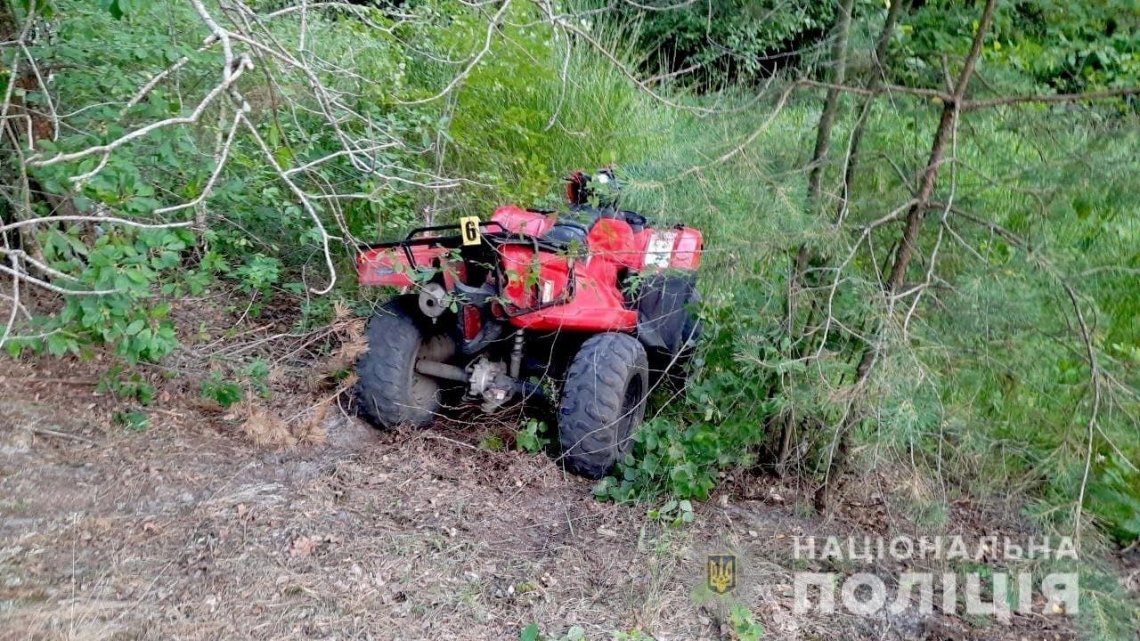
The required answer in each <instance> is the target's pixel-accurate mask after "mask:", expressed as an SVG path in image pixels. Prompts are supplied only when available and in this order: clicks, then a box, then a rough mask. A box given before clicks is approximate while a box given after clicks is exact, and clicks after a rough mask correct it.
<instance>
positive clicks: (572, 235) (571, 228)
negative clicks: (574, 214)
mask: <svg viewBox="0 0 1140 641" xmlns="http://www.w3.org/2000/svg"><path fill="white" fill-rule="evenodd" d="M588 233H589V230H588V229H586V226H585V225H583V224H582V223H578V222H574V221H558V222H556V223H554V227H551V228H550V231H548V232H546V233H545V234H543V235H542V240H545V241H548V242H551V243H557V244H560V245H567V246H569V245H571V244H573V243H575V242H577V243H578V244H580V245H585V244H586V235H587V234H588Z"/></svg>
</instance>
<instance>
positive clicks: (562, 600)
mask: <svg viewBox="0 0 1140 641" xmlns="http://www.w3.org/2000/svg"><path fill="white" fill-rule="evenodd" d="M2 363H3V367H4V369H3V370H0V373H2V376H0V640H5V641H6V640H8V639H13V640H14V639H109V640H114V641H127V640H132V639H245V638H251V639H330V640H331V639H338V640H339V639H377V640H381V639H382V640H396V639H409V640H410V639H465V640H466V639H471V640H480V639H518V638H519V633H520V630H521V629H523V628H524V627H525V626H527V625H528V624H530V623H536V624H538V626H539V627H540V628H541V629H542V630H543V632H544V634H545V635H548V637H549V638H558V637H559V635H562V634H565V632H566V631H567V630H568V629H569V628H570V626H574V625H577V626H581V627H582V628H584V630H585V632H586V638H588V639H611V638H614V635H615V633H631V632H634V631H640V632H641V633H643V634H645V635H647V637H651V638H654V639H657V640H659V641H666V640H681V639H684V640H690V639H733V638H738V637H737V636H736V632H735V631H734V630H733V628H732V626H731V625H729V624H728V623H727V622H726V621H725V617H724V609H723V606H722V604H720V603H719V602H704V601H702V599H701V598H700V596H699V595H700V594H701V593H702V586H703V585H704V584H705V581H706V577H705V561H706V555H707V554H710V553H717V552H723V551H732V552H735V553H737V554H739V555H740V557H741V568H740V580H739V585H738V587H737V590H736V591H735V592H734V593H733V598H735V599H736V600H737V601H739V602H740V603H742V604H744V605H746V606H747V607H748V608H750V609H751V610H752V612H753V613H754V614H755V617H756V619H757V620H758V621H759V622H761V623H762V624H764V625H765V627H766V628H767V631H766V634H765V637H764V638H773V639H862V638H887V639H892V638H894V639H903V638H915V639H919V638H925V639H963V638H976V639H1003V638H1008V639H1020V638H1034V639H1069V638H1072V637H1073V631H1072V629H1071V626H1070V624H1069V621H1068V620H1067V619H1064V618H1054V619H1045V618H1034V619H1031V620H1030V619H1021V618H1020V617H1016V618H1015V621H1014V624H1013V625H1012V626H998V625H996V624H986V623H984V622H983V623H978V622H967V621H965V620H962V619H959V618H955V617H948V616H942V615H934V616H923V615H906V614H904V615H900V616H879V617H873V618H866V619H861V618H858V617H853V616H849V615H833V616H822V615H819V616H814V615H812V616H802V615H800V616H797V615H794V614H793V612H792V589H791V581H792V579H791V577H792V572H793V571H795V570H797V569H803V567H804V566H803V564H802V563H797V561H796V560H795V559H794V558H793V544H792V541H793V537H795V536H797V535H812V536H817V537H820V536H826V535H828V534H837V535H843V536H846V535H862V534H868V535H874V534H877V533H886V532H888V531H889V532H890V533H892V534H914V533H917V531H918V530H917V526H913V525H908V521H906V519H905V517H903V516H901V515H897V514H893V513H891V511H890V509H889V508H888V507H887V504H886V503H885V502H884V501H883V500H882V494H881V493H880V492H879V489H877V488H879V487H880V485H881V483H886V481H885V480H883V479H879V480H878V481H876V482H867V483H856V484H851V485H853V487H854V488H855V490H856V491H857V492H858V494H856V495H853V496H852V497H850V498H849V500H847V501H846V502H845V503H844V505H843V506H841V508H840V510H839V511H838V512H837V514H836V515H833V516H831V517H829V518H826V519H825V518H823V517H820V516H818V515H816V514H814V513H813V512H812V511H811V510H810V508H809V507H808V506H809V505H810V501H809V500H808V498H809V497H810V493H809V492H806V491H804V492H801V491H800V490H799V489H797V488H796V487H794V486H792V485H789V484H787V483H784V482H781V481H779V480H776V479H772V478H768V477H762V476H751V475H745V476H739V477H737V478H726V479H725V482H724V484H723V487H722V489H721V490H720V492H719V493H718V494H717V495H715V496H714V497H712V499H711V500H709V501H707V502H705V503H699V504H696V506H695V511H696V519H695V522H694V523H693V524H691V525H683V526H674V525H672V524H671V523H662V522H659V521H657V520H654V519H651V518H649V517H648V516H647V509H648V508H649V507H651V506H648V505H645V504H640V505H615V504H612V503H603V502H599V501H597V500H595V499H594V498H593V497H592V494H591V487H592V484H591V483H590V482H588V481H584V480H582V479H579V478H576V477H573V476H568V475H566V474H565V473H563V472H562V471H561V470H560V469H559V468H558V467H557V465H555V464H554V463H552V462H551V461H550V459H549V458H547V457H546V456H543V455H542V454H527V453H521V452H516V451H510V450H494V449H488V448H487V447H486V445H487V443H488V442H490V441H492V440H494V439H488V437H489V436H500V435H501V434H502V433H503V430H504V429H505V428H504V427H503V425H502V424H501V423H494V422H492V423H489V424H484V425H481V426H475V427H471V426H466V425H462V424H453V425H452V424H448V425H439V426H437V427H436V428H434V429H430V430H424V431H400V430H398V431H394V432H380V431H377V430H374V429H372V428H371V427H369V426H367V425H365V424H363V423H361V422H360V421H358V420H357V419H355V418H354V417H351V416H350V415H348V414H347V413H345V412H344V411H342V409H341V408H340V407H339V405H337V404H335V403H333V404H327V403H326V405H325V406H324V410H322V411H312V407H313V405H315V404H317V403H319V402H320V397H319V396H317V395H314V394H312V393H307V392H304V393H303V392H293V393H290V392H287V391H286V392H278V393H277V395H275V396H274V400H273V401H272V402H271V403H269V405H273V406H274V409H275V413H274V414H272V416H278V417H280V421H281V422H284V421H286V420H287V419H288V418H289V417H297V416H302V415H303V418H305V420H300V421H294V423H304V422H305V421H306V420H307V421H309V422H310V423H313V425H310V426H309V427H308V428H306V430H307V435H306V434H301V435H298V434H297V431H296V429H293V428H290V429H293V431H292V432H291V434H292V437H291V438H286V439H284V440H282V441H280V442H277V443H276V444H274V443H275V442H274V441H273V439H272V438H270V439H268V440H261V441H260V442H262V443H265V445H262V446H260V447H259V446H257V445H255V444H254V443H253V442H252V441H251V438H252V439H253V440H258V439H257V434H256V433H251V430H252V431H253V432H256V430H257V429H258V428H257V426H256V425H255V426H252V427H251V426H250V424H249V422H248V421H249V417H250V416H251V415H252V414H256V410H255V409H254V408H250V407H246V408H241V407H240V406H239V407H235V408H233V411H220V410H219V409H218V408H216V407H209V406H207V405H204V404H202V403H201V402H200V401H198V400H197V397H196V395H195V394H193V393H188V392H192V391H193V390H194V386H193V385H191V384H189V383H185V382H180V381H179V379H172V380H171V381H170V382H168V383H167V384H165V386H164V387H162V388H161V393H160V395H159V401H158V402H157V403H156V404H155V405H154V406H153V407H152V408H146V409H144V410H143V411H144V412H145V413H146V414H147V415H148V416H149V418H150V425H149V427H148V428H147V429H145V431H132V430H130V429H128V428H126V427H123V426H122V425H120V424H118V423H116V421H115V420H114V418H113V413H114V411H116V410H117V409H119V408H120V407H121V406H122V403H120V402H118V401H116V400H115V398H114V397H113V396H111V395H109V394H106V393H99V392H97V391H96V383H97V382H98V377H99V374H98V372H99V371H100V370H101V369H102V367H103V364H102V363H101V362H99V361H96V362H93V363H79V362H76V361H75V360H74V359H63V360H55V359H39V360H36V361H34V362H28V361H25V362H16V361H3V362H2ZM277 387H279V388H281V389H286V390H287V389H289V387H290V386H289V385H288V384H287V383H282V384H279V385H278V386H277ZM306 408H309V410H310V411H309V414H304V412H305V411H306ZM267 420H269V421H270V423H272V424H271V425H269V427H268V428H266V429H269V430H271V431H272V430H273V429H277V427H276V424H275V423H274V421H273V419H267ZM314 421H315V422H314ZM317 423H319V424H317ZM506 436H507V438H508V439H509V428H507V434H506ZM506 442H507V443H508V444H509V443H510V441H509V440H507V441H506ZM887 489H896V488H887ZM955 509H961V513H960V514H956V515H954V517H953V518H952V519H951V523H953V527H954V528H957V529H964V528H973V527H976V528H979V529H980V530H982V531H990V532H993V533H998V532H1000V531H1003V529H1005V528H1008V529H1009V531H1014V532H1017V531H1019V528H1021V527H1023V526H1021V525H1020V524H1018V523H1017V522H1016V521H1015V520H1012V521H1011V520H1009V519H1008V518H1007V517H1002V516H1000V514H1008V513H1009V512H1008V510H1005V509H999V510H995V511H994V512H992V513H991V512H986V511H983V510H979V509H976V508H974V507H973V506H970V505H961V506H959V507H958V508H955ZM884 570H886V571H889V570H890V568H884ZM633 638H637V637H633Z"/></svg>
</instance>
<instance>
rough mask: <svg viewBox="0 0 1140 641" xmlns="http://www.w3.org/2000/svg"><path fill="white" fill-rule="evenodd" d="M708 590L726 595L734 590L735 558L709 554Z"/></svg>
mask: <svg viewBox="0 0 1140 641" xmlns="http://www.w3.org/2000/svg"><path fill="white" fill-rule="evenodd" d="M708 573H709V589H710V590H712V591H713V592H715V593H717V594H727V593H728V592H731V591H732V590H733V589H735V588H736V557H735V556H733V555H731V554H710V555H709V560H708Z"/></svg>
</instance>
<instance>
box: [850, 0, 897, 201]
mask: <svg viewBox="0 0 1140 641" xmlns="http://www.w3.org/2000/svg"><path fill="white" fill-rule="evenodd" d="M909 2H910V0H895V1H894V2H892V3H891V6H890V8H889V9H887V17H886V20H884V22H883V28H882V30H881V31H879V38H878V40H876V42H875V53H874V60H873V61H872V62H874V64H875V70H876V73H875V75H874V76H873V77H872V79H871V84H870V86H869V87H868V88H869V89H870V90H871V94H872V95H870V96H868V97H867V98H866V100H865V101H864V103H863V108H862V110H860V112H859V120H858V122H856V123H855V130H854V131H852V132H851V143H850V147H849V149H848V151H847V162H846V163H845V166H844V167H843V183H842V185H841V188H840V190H839V206H838V207H837V208H836V213H835V219H836V221H842V220H843V217H844V215H845V213H846V211H847V201H848V197H849V195H850V193H851V183H852V182H853V181H854V180H855V169H856V167H857V165H858V161H859V147H860V146H861V145H862V144H863V132H864V131H865V130H866V128H867V118H868V116H869V115H870V113H871V107H872V105H874V104H875V99H876V98H877V97H878V94H879V92H881V91H882V89H883V86H884V85H886V83H887V69H888V65H887V53H888V52H889V49H890V44H891V38H892V37H893V36H894V33H895V27H896V26H897V25H898V22H899V18H900V17H901V16H902V13H903V10H904V9H906V7H907V5H908V4H909Z"/></svg>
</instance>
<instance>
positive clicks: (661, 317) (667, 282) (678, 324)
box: [637, 273, 700, 355]
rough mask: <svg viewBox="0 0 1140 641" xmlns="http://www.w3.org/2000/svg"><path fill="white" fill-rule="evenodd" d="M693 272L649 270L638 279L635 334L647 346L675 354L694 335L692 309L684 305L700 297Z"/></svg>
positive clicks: (694, 327) (694, 326) (695, 329)
mask: <svg viewBox="0 0 1140 641" xmlns="http://www.w3.org/2000/svg"><path fill="white" fill-rule="evenodd" d="M696 283H697V276H696V274H693V273H680V274H678V273H672V274H653V275H651V276H648V277H647V278H645V280H643V281H642V282H641V287H640V288H639V290H638V297H637V338H638V340H640V341H641V343H642V344H643V345H645V347H646V348H647V349H650V350H655V351H661V352H665V353H666V354H669V355H674V354H677V353H678V352H679V351H680V350H681V349H682V348H683V347H684V346H685V343H686V342H687V341H689V340H690V339H695V338H696V336H687V335H686V334H695V333H696V331H697V327H696V324H695V322H694V320H693V319H692V318H690V317H691V316H692V313H691V312H690V311H689V310H687V309H685V306H686V305H688V304H689V303H691V302H696V301H697V300H699V299H700V296H699V294H698V293H697V290H696Z"/></svg>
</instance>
